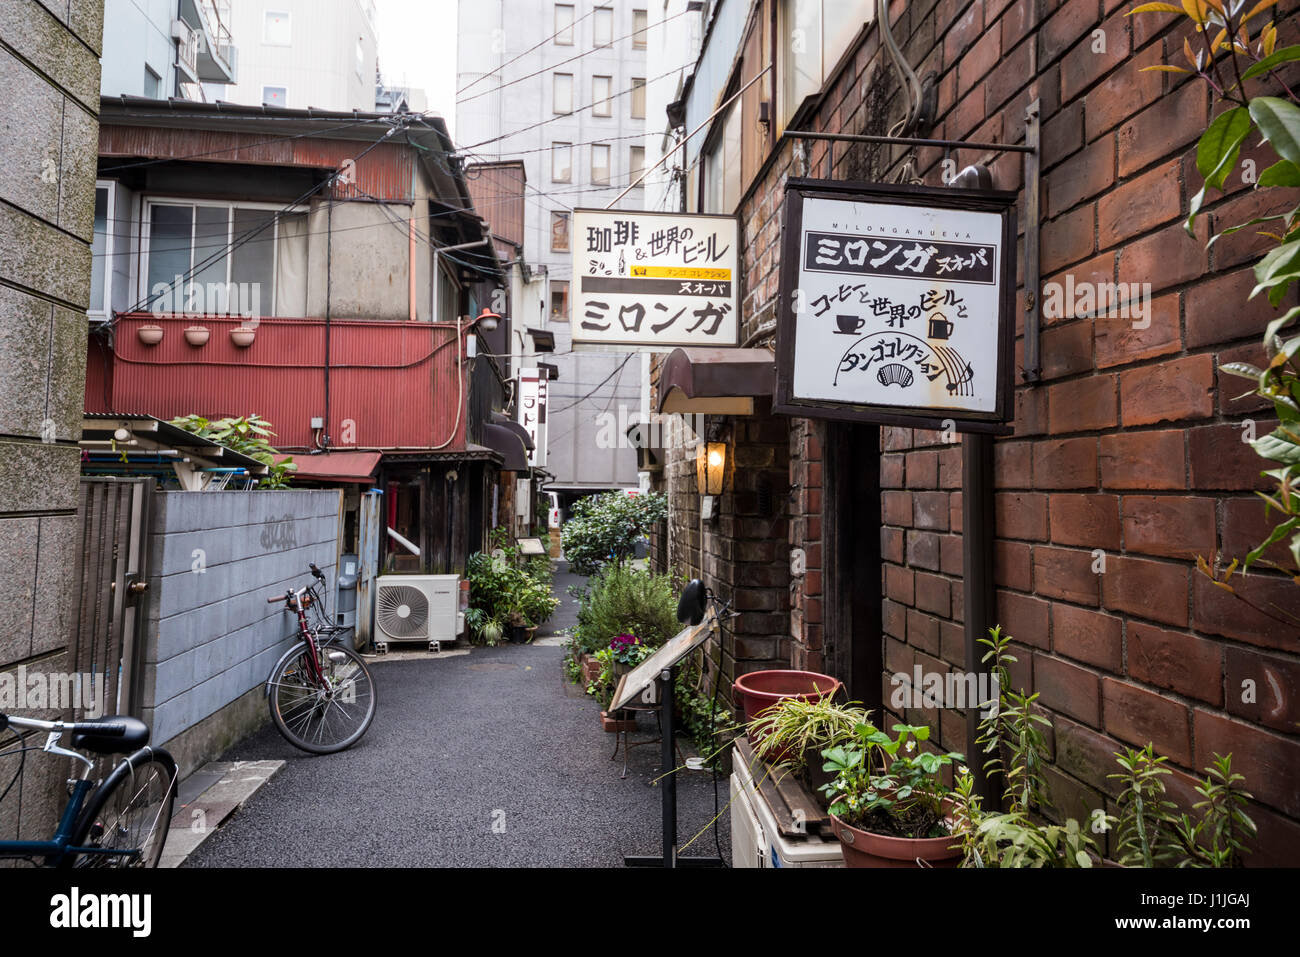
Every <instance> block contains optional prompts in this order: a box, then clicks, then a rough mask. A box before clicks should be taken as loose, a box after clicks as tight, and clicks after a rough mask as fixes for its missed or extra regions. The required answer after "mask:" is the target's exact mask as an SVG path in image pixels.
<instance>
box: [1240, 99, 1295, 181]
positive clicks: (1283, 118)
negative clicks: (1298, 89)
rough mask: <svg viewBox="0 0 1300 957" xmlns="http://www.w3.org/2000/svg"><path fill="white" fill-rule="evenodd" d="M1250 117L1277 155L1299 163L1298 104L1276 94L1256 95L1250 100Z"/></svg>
mask: <svg viewBox="0 0 1300 957" xmlns="http://www.w3.org/2000/svg"><path fill="white" fill-rule="evenodd" d="M1238 109H1240V107H1238ZM1250 117H1251V119H1253V120H1254V121H1255V125H1256V126H1258V127H1259V131H1260V132H1261V133H1263V134H1264V139H1266V140H1268V142H1269V144H1270V145H1271V146H1272V147H1273V149H1275V150H1277V155H1278V156H1280V157H1282V158H1283V159H1285V160H1290V161H1291V162H1292V163H1296V164H1297V165H1300V106H1296V105H1295V104H1294V103H1289V102H1287V101H1286V100H1283V99H1280V98H1278V97H1276V96H1257V97H1255V99H1253V100H1251V101H1250Z"/></svg>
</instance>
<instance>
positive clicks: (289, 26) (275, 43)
mask: <svg viewBox="0 0 1300 957" xmlns="http://www.w3.org/2000/svg"><path fill="white" fill-rule="evenodd" d="M272 14H275V15H276V16H281V17H284V23H285V29H286V30H288V31H289V38H288V39H287V40H284V41H281V40H268V39H267V36H268V34H269V32H270V31H268V30H267V26H269V21H270V18H271V15H272ZM262 43H264V44H265V45H266V46H269V47H288V46H293V18H292V17H291V16H290V15H289V11H288V10H263V11H262Z"/></svg>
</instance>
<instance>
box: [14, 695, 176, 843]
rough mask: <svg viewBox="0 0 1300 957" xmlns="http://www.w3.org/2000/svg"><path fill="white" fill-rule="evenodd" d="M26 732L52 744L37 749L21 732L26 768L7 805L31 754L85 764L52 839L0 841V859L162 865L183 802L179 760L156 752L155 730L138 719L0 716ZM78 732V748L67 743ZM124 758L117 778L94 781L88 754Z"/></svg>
mask: <svg viewBox="0 0 1300 957" xmlns="http://www.w3.org/2000/svg"><path fill="white" fill-rule="evenodd" d="M16 728H24V729H28V730H32V731H44V732H46V737H45V744H44V745H43V746H41V747H39V748H38V747H36V746H29V745H27V744H26V743H25V742H24V739H23V738H22V736H21V735H19V734H18V732H17V731H13V734H14V736H15V737H16V738H17V739H18V742H19V747H18V748H17V749H15V750H10V751H3V752H0V756H4V755H11V754H19V755H20V757H19V762H18V770H17V771H15V772H14V776H13V778H12V779H11V780H10V782H9V784H8V786H6V787H5V789H4V792H3V793H0V801H3V800H4V798H5V797H6V796H7V795H8V793H9V791H10V789H11V788H12V787H13V786H14V783H15V782H16V781H17V780H18V778H19V776H20V775H21V774H22V771H23V768H24V766H25V764H26V761H27V752H28V751H43V752H44V753H46V754H51V755H59V756H61V757H68V758H73V759H75V760H77V761H80V762H81V763H82V764H84V765H85V768H84V770H83V771H82V773H81V776H80V777H79V778H76V779H75V780H71V781H69V782H68V783H69V785H70V786H71V796H70V797H69V799H68V805H67V807H66V808H64V810H63V815H62V817H61V818H60V819H59V823H58V825H57V827H56V828H55V831H54V836H53V837H52V838H50V839H49V840H48V841H0V858H7V859H26V860H28V861H29V862H33V863H34V862H35V861H36V859H38V858H39V859H41V861H42V862H43V863H44V865H45V866H46V867H59V868H67V867H157V866H158V860H159V858H161V857H162V852H163V847H164V846H165V845H166V843H167V829H168V828H169V827H170V826H171V819H172V812H173V810H174V809H175V805H176V779H177V773H176V761H175V760H174V759H173V758H172V756H171V755H170V754H168V753H167V752H166V751H165V750H163V749H162V748H151V747H149V726H148V725H146V724H145V723H144V722H143V721H141V720H139V719H138V718H131V717H127V716H125V715H112V716H107V717H102V718H95V719H92V720H88V721H41V720H38V719H36V718H27V717H22V716H20V715H15V714H3V713H0V731H3V730H6V729H9V730H11V731H12V730H13V729H16ZM65 734H71V735H72V742H71V743H72V748H75V749H78V750H71V749H69V748H64V747H62V746H60V744H59V742H60V741H61V740H62V739H63V735H65ZM80 751H87V752H90V753H91V754H98V755H121V754H128V752H130V753H129V754H128V756H127V757H125V758H123V759H122V760H121V761H119V762H118V763H117V764H116V765H115V766H114V767H113V770H112V771H110V772H109V774H108V775H107V776H106V777H105V778H104V779H103V780H102V781H99V782H95V781H92V780H91V776H92V774H93V773H94V769H95V762H94V761H92V760H91V759H90V758H88V757H86V756H85V755H84V754H81V753H80Z"/></svg>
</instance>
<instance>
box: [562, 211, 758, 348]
mask: <svg viewBox="0 0 1300 957" xmlns="http://www.w3.org/2000/svg"><path fill="white" fill-rule="evenodd" d="M572 246H573V288H572V300H573V307H572V313H571V315H572V317H573V319H572V322H573V344H574V347H575V348H585V349H595V350H615V351H619V352H637V351H640V352H671V351H672V350H673V349H675V348H676V347H678V346H715V347H717V346H736V345H739V344H740V315H739V312H740V310H739V300H738V298H737V293H738V289H737V286H738V284H739V278H740V277H739V273H738V269H739V263H740V258H739V250H740V243H739V236H738V233H737V229H736V219H735V217H733V216H704V215H691V214H687V213H647V212H634V211H629V210H619V209H579V210H575V211H574V214H573V236H572Z"/></svg>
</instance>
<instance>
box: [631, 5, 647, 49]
mask: <svg viewBox="0 0 1300 957" xmlns="http://www.w3.org/2000/svg"><path fill="white" fill-rule="evenodd" d="M649 23H650V21H649V20H648V19H647V18H646V12H645V11H644V10H633V11H632V49H634V50H644V49H645V47H646V29H647V28H648V26H649Z"/></svg>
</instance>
